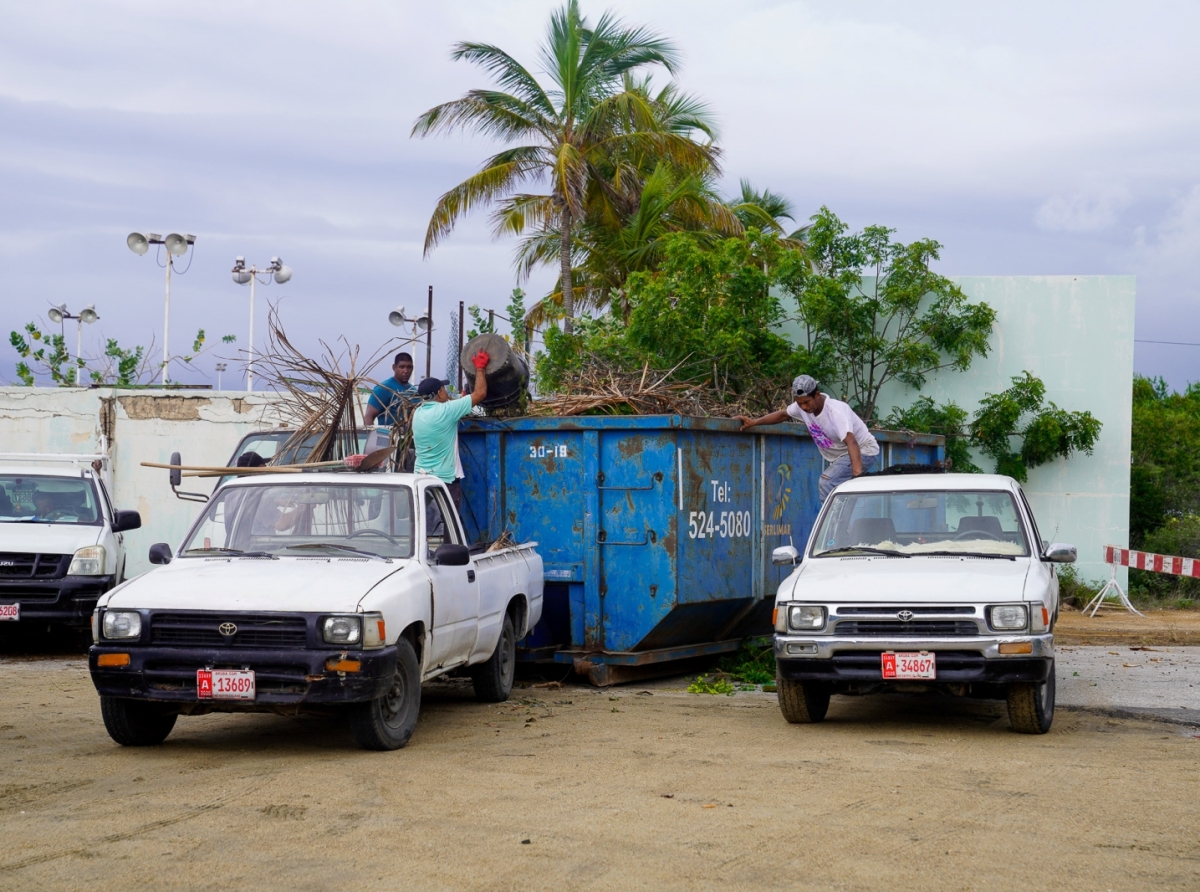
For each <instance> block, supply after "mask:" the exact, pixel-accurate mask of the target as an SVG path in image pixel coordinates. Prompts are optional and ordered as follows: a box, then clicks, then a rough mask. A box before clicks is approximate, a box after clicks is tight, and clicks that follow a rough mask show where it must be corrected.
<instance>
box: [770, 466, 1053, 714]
mask: <svg viewBox="0 0 1200 892" xmlns="http://www.w3.org/2000/svg"><path fill="white" fill-rule="evenodd" d="M773 560H774V562H775V563H776V564H795V563H799V564H800V565H799V566H798V567H797V568H796V570H795V571H794V572H793V573H792V574H791V575H790V576H788V578H787V579H785V580H784V581H783V582H782V583H780V585H779V592H778V594H777V595H776V599H775V660H776V671H777V674H778V682H779V706H780V709H781V710H782V711H783V715H784V718H786V719H787V720H788V721H789V722H798V723H804V722H819V721H821V720H822V719H824V718H825V712H826V710H827V709H828V708H829V698H830V695H831V694H869V693H875V692H883V691H896V690H898V691H921V690H930V689H936V690H941V691H944V692H947V693H951V694H955V695H959V696H969V697H979V698H996V699H1002V700H1006V701H1007V703H1008V715H1009V721H1010V723H1011V724H1012V727H1013V729H1014V730H1015V731H1020V732H1023V733H1027V734H1043V733H1045V732H1046V731H1048V730H1049V729H1050V723H1051V721H1052V720H1053V717H1054V635H1053V632H1054V623H1055V620H1056V619H1057V618H1058V574H1057V572H1056V569H1055V568H1056V565H1057V564H1060V563H1071V562H1073V561H1074V560H1075V548H1074V546H1071V545H1065V544H1061V543H1059V544H1054V545H1048V544H1047V543H1046V542H1044V541H1043V540H1042V539H1041V538H1040V536H1039V533H1038V528H1037V523H1036V522H1035V521H1034V518H1033V512H1032V511H1031V510H1030V508H1029V502H1028V501H1026V499H1025V494H1024V493H1023V492H1021V487H1020V486H1019V485H1018V484H1017V482H1016V481H1015V480H1013V479H1012V478H1010V477H1002V476H997V475H982V474H913V475H896V476H888V475H886V474H879V475H872V476H868V477H860V478H858V479H857V480H852V481H850V482H847V483H844V484H842V485H841V486H839V487H838V488H837V489H836V490H834V491H833V493H831V494H830V496H829V498H828V499H827V500H826V502H825V505H824V507H823V508H822V509H821V513H820V515H819V516H818V518H817V522H816V524H814V526H813V532H812V535H811V536H810V538H809V542H808V547H807V551H806V552H805V554H804V556H803V560H802V561H801V556H800V555H799V554H798V553H797V552H796V550H795V549H794V548H792V547H791V546H784V547H782V548H777V549H776V550H775V552H774V554H773Z"/></svg>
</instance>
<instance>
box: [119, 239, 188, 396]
mask: <svg viewBox="0 0 1200 892" xmlns="http://www.w3.org/2000/svg"><path fill="white" fill-rule="evenodd" d="M125 244H127V245H128V246H129V250H130V251H132V252H133V253H134V254H137V255H138V256H139V257H140V256H141V255H143V254H145V253H146V252H147V251H149V250H150V246H151V245H162V246H163V247H164V248H166V249H167V294H166V298H165V299H164V301H163V363H162V383H163V386H164V387H165V386H166V384H167V374H168V366H169V365H170V364H171V352H170V350H169V349H168V346H167V345H168V342H169V340H170V336H171V269H172V267H174V265H175V258H176V257H182V256H183V255H184V254H186V253H187V252H188V248H190V247H191V246H192V245H194V244H196V237H195V236H194V235H180V234H179V233H177V232H172V233H171V234H170V235H168V236H167V237H166V238H163V237H162V236H160V235H159V234H158V233H155V232H150V233H147V234H146V235H142V234H141V233H140V232H131V233H129V236H128V237H127V238H126V239H125ZM188 266H191V264H190V263H189V264H188ZM185 272H186V270H185Z"/></svg>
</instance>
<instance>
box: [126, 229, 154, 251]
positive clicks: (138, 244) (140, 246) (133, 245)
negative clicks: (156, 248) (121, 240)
mask: <svg viewBox="0 0 1200 892" xmlns="http://www.w3.org/2000/svg"><path fill="white" fill-rule="evenodd" d="M125 244H127V245H129V250H130V251H132V252H133V253H134V254H138V255H141V254H145V253H146V252H147V251H149V250H150V241H149V239H147V238H146V237H145V236H144V235H142V234H141V233H140V232H131V233H129V237H128V238H127V239H125Z"/></svg>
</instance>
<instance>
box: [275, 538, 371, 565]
mask: <svg viewBox="0 0 1200 892" xmlns="http://www.w3.org/2000/svg"><path fill="white" fill-rule="evenodd" d="M284 548H285V549H288V548H335V549H337V550H338V551H348V552H350V553H351V554H361V555H362V556H363V557H369V558H375V559H376V560H380V561H383V562H385V563H388V564H390V563H391V562H392V560H391V558H386V557H384V556H383V555H381V554H376V553H375V552H373V551H363V550H362V549H361V548H354V547H353V546H351V545H337V544H336V543H333V542H302V543H301V544H299V545H285V546H284Z"/></svg>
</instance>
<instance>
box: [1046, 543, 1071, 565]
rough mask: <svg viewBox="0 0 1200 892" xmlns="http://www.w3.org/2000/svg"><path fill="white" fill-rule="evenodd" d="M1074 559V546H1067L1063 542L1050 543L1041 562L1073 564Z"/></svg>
mask: <svg viewBox="0 0 1200 892" xmlns="http://www.w3.org/2000/svg"><path fill="white" fill-rule="evenodd" d="M1075 558H1076V553H1075V546H1074V545H1067V544H1066V543H1065V542H1054V543H1051V544H1050V545H1049V546H1047V548H1046V553H1045V554H1044V555H1042V560H1044V561H1049V562H1050V563H1052V564H1073V563H1075Z"/></svg>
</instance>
